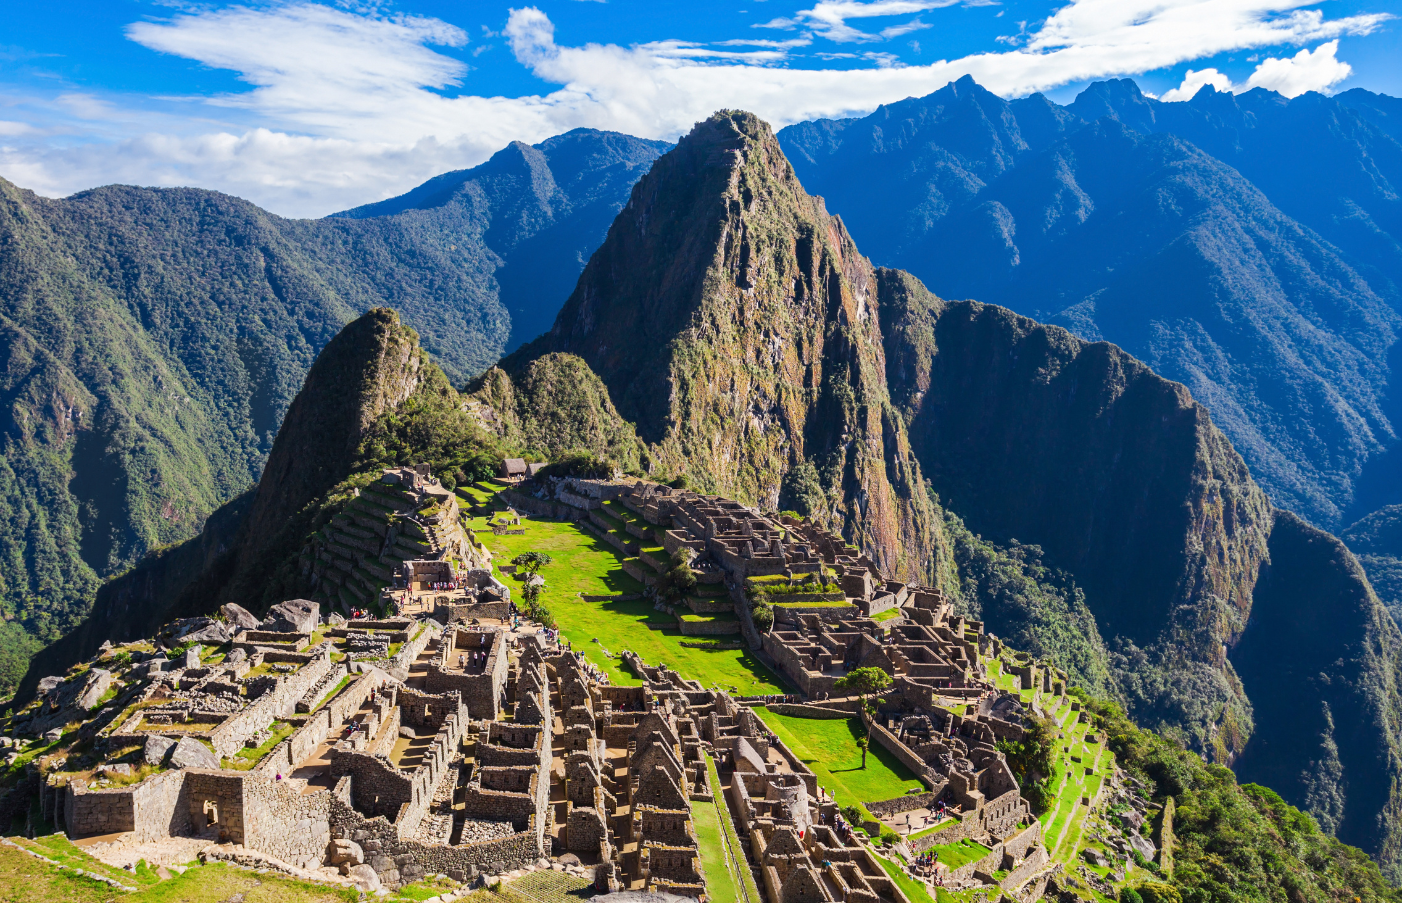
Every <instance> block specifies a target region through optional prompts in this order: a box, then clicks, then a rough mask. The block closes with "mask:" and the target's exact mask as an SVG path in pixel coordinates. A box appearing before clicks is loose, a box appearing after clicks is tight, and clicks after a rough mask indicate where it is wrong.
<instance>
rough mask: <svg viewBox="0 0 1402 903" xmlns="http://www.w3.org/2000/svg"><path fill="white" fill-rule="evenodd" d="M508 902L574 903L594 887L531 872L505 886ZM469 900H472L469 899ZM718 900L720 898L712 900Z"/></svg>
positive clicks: (558, 875) (569, 878)
mask: <svg viewBox="0 0 1402 903" xmlns="http://www.w3.org/2000/svg"><path fill="white" fill-rule="evenodd" d="M506 891H507V893H508V894H510V895H511V896H510V897H507V898H506V899H508V900H528V901H532V903H574V901H576V900H587V899H588V898H589V897H592V896H593V895H594V886H593V885H592V884H590V883H589V882H587V881H585V880H584V879H583V878H576V877H574V876H573V875H567V874H565V873H564V872H556V871H549V872H531V873H529V874H526V875H522V876H521V877H519V878H517V879H516V880H514V881H510V882H508V883H507V884H506ZM503 897H506V895H505V894H503V895H496V894H492V895H490V896H488V897H487V898H486V899H488V900H492V901H494V903H502V900H503ZM468 899H469V900H472V899H474V898H471V897H469V898H468ZM713 899H720V898H713Z"/></svg>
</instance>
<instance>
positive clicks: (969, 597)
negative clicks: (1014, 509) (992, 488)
mask: <svg viewBox="0 0 1402 903" xmlns="http://www.w3.org/2000/svg"><path fill="white" fill-rule="evenodd" d="M944 527H945V535H946V536H948V537H949V539H950V541H951V542H952V544H953V546H954V559H955V562H956V563H957V565H958V568H959V599H958V604H959V607H960V608H961V609H962V610H963V611H964V612H965V613H966V614H967V615H968V616H969V617H971V618H974V619H976V620H981V621H983V622H984V625H985V628H986V629H987V630H988V631H989V632H991V633H996V634H997V635H998V636H999V637H1001V638H1002V639H1003V640H1004V641H1005V642H1006V643H1008V644H1009V645H1010V646H1012V647H1013V648H1014V649H1018V650H1020V651H1022V652H1026V653H1029V654H1031V655H1033V656H1035V657H1036V658H1039V659H1042V660H1044V661H1050V662H1052V663H1053V664H1055V665H1056V666H1057V667H1059V668H1062V669H1064V670H1065V671H1066V672H1067V674H1069V675H1070V676H1071V679H1072V680H1073V681H1074V682H1075V683H1077V684H1079V685H1080V686H1082V687H1084V688H1085V689H1087V690H1089V691H1090V692H1092V693H1097V694H1100V695H1107V694H1109V693H1111V692H1112V691H1113V689H1114V688H1115V680H1114V678H1113V677H1111V673H1110V665H1109V653H1108V652H1107V651H1106V650H1105V644H1104V643H1103V642H1102V641H1101V638H1100V630H1099V628H1098V627H1097V626H1096V623H1095V617H1094V616H1093V615H1092V614H1091V613H1090V610H1089V609H1088V608H1086V602H1085V594H1084V593H1082V592H1081V590H1080V588H1079V587H1077V586H1076V584H1075V582H1074V581H1073V580H1072V579H1071V577H1070V576H1069V575H1068V574H1066V573H1065V572H1062V571H1057V570H1053V569H1051V568H1048V567H1047V566H1046V565H1044V564H1043V562H1042V550H1041V549H1040V548H1039V547H1037V546H1027V545H1022V544H1020V543H1017V542H1012V543H1010V544H1009V545H1008V546H1006V547H1003V546H999V545H997V544H995V543H992V542H989V541H988V540H985V539H984V538H983V537H981V536H978V535H975V534H974V533H972V532H970V531H969V529H968V528H967V527H965V526H964V522H963V521H962V520H960V519H959V517H957V516H956V515H954V514H951V513H949V512H945V516H944Z"/></svg>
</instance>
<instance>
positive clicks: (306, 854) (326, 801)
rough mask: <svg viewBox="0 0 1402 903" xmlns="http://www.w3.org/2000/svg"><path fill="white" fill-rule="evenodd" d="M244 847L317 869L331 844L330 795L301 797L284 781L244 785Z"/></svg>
mask: <svg viewBox="0 0 1402 903" xmlns="http://www.w3.org/2000/svg"><path fill="white" fill-rule="evenodd" d="M243 790H244V821H245V826H244V845H245V846H247V847H250V848H252V849H255V850H258V851H259V852H260V853H265V854H267V855H270V856H275V857H277V858H278V859H281V860H283V861H285V862H290V863H292V864H293V865H295V866H298V867H299V868H304V869H314V868H317V867H318V866H320V865H321V864H322V862H323V861H324V860H325V859H326V853H327V848H328V847H329V846H330V843H331V814H330V813H331V794H329V793H326V792H324V791H323V792H320V793H309V794H305V795H304V794H302V793H301V792H300V791H299V790H297V789H296V788H294V787H292V786H290V785H288V784H287V783H285V782H281V781H268V780H260V779H256V778H254V779H250V780H248V781H245V782H244V785H243Z"/></svg>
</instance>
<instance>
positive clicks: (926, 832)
mask: <svg viewBox="0 0 1402 903" xmlns="http://www.w3.org/2000/svg"><path fill="white" fill-rule="evenodd" d="M960 821H962V819H959V818H946V819H944V820H943V821H941V822H940V823H939V824H937V825H931V826H930V827H928V828H924V829H922V830H920V831H916V832H915V833H914V834H911V835H910V839H911V840H919V839H920V838H922V837H928V836H929V835H931V834H935V833H937V832H939V831H943V830H944V829H945V828H948V827H949V826H950V825H956V824H958V823H959V822H960Z"/></svg>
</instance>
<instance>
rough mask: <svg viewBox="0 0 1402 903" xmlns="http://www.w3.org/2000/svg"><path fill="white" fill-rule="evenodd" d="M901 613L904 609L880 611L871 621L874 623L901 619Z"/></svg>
mask: <svg viewBox="0 0 1402 903" xmlns="http://www.w3.org/2000/svg"><path fill="white" fill-rule="evenodd" d="M901 613H902V609H899V608H888V609H886V610H885V611H878V612H877V613H876V614H874V615H872V616H871V619H872V620H873V621H889V620H891V619H892V618H898V617H900V616H901Z"/></svg>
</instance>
